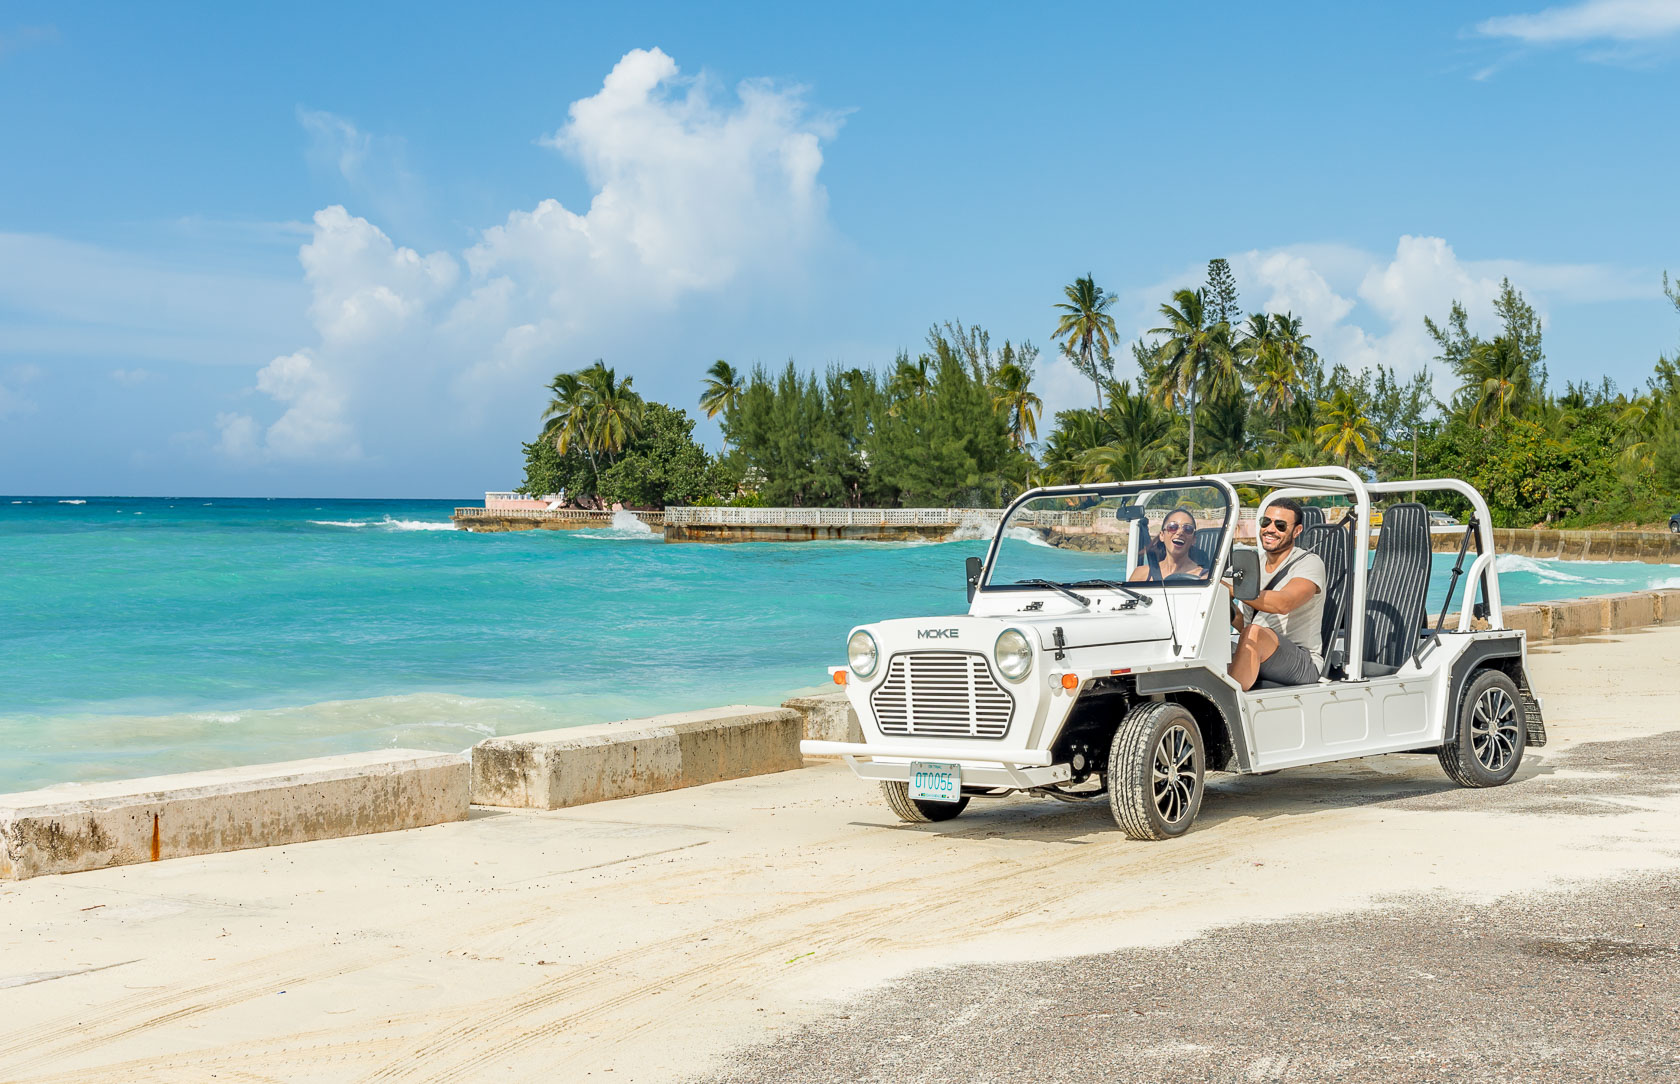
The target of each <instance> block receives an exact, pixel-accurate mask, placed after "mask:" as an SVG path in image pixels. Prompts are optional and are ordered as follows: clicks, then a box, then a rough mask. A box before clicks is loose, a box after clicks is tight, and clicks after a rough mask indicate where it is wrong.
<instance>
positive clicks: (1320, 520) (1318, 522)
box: [1301, 504, 1324, 533]
mask: <svg viewBox="0 0 1680 1084" xmlns="http://www.w3.org/2000/svg"><path fill="white" fill-rule="evenodd" d="M1301 522H1302V523H1303V524H1304V525H1306V526H1307V527H1308V528H1312V527H1322V526H1323V525H1324V509H1322V508H1320V507H1318V506H1317V505H1316V504H1306V505H1302V506H1301ZM1303 533H1304V532H1303Z"/></svg>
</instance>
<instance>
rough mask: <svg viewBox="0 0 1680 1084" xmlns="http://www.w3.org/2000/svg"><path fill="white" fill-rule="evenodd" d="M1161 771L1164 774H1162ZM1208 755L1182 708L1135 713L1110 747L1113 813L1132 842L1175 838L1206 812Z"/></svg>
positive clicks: (1151, 707)
mask: <svg viewBox="0 0 1680 1084" xmlns="http://www.w3.org/2000/svg"><path fill="white" fill-rule="evenodd" d="M1157 769H1159V770H1157ZM1206 772H1207V751H1206V749H1205V748H1204V747H1203V745H1202V731H1201V728H1200V727H1198V726H1197V725H1196V717H1195V716H1194V715H1191V714H1190V711H1189V709H1187V708H1185V707H1184V705H1182V704H1170V703H1149V704H1142V705H1139V706H1138V707H1135V708H1133V709H1132V710H1131V711H1130V712H1128V713H1127V715H1126V718H1125V719H1124V720H1123V721H1122V722H1121V723H1120V727H1119V729H1118V730H1116V731H1115V732H1114V741H1113V742H1112V743H1111V744H1110V745H1109V748H1108V809H1109V812H1111V813H1113V814H1114V823H1115V824H1118V825H1119V826H1120V829H1121V831H1123V832H1125V833H1126V835H1127V836H1129V837H1131V838H1132V839H1172V838H1174V837H1175V836H1181V835H1183V834H1184V833H1185V832H1188V831H1189V830H1190V825H1191V824H1192V823H1193V822H1194V821H1195V819H1196V814H1197V813H1199V812H1200V811H1201V808H1202V788H1203V777H1204V776H1205V775H1206Z"/></svg>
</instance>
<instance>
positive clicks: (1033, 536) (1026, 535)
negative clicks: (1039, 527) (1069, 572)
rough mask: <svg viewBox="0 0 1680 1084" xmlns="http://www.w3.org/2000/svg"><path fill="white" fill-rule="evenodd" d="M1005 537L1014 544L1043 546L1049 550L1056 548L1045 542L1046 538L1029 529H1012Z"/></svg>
mask: <svg viewBox="0 0 1680 1084" xmlns="http://www.w3.org/2000/svg"><path fill="white" fill-rule="evenodd" d="M1004 537H1005V538H1008V539H1010V540H1011V541H1014V542H1026V543H1028V544H1029V545H1033V546H1042V547H1044V548H1045V549H1047V550H1053V549H1055V548H1056V547H1055V546H1052V545H1051V544H1050V543H1048V542H1046V541H1045V540H1044V536H1043V535H1041V534H1039V533H1038V532H1037V531H1034V530H1032V529H1031V528H1028V527H1011V528H1009V530H1007V531H1005V532H1004Z"/></svg>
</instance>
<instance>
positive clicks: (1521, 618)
mask: <svg viewBox="0 0 1680 1084" xmlns="http://www.w3.org/2000/svg"><path fill="white" fill-rule="evenodd" d="M1501 611H1502V612H1503V613H1504V615H1505V627H1506V628H1508V629H1522V630H1523V632H1525V633H1527V634H1528V638H1529V640H1530V641H1533V640H1538V639H1540V638H1541V637H1543V636H1544V635H1545V634H1546V633H1545V621H1544V620H1543V619H1542V614H1541V613H1540V607H1538V606H1535V605H1527V606H1505V607H1502V608H1501Z"/></svg>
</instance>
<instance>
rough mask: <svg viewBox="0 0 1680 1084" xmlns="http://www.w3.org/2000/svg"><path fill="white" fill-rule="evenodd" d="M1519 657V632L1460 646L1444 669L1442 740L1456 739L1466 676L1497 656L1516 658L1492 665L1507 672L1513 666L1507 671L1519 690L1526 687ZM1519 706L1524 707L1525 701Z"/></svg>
mask: <svg viewBox="0 0 1680 1084" xmlns="http://www.w3.org/2000/svg"><path fill="white" fill-rule="evenodd" d="M1522 658H1523V638H1522V636H1521V635H1517V636H1508V637H1506V636H1502V637H1499V638H1497V639H1488V640H1472V641H1471V642H1470V646H1469V647H1467V648H1465V649H1464V654H1462V655H1460V656H1459V657H1458V658H1457V659H1455V660H1454V661H1453V664H1452V669H1451V670H1450V671H1448V674H1449V676H1448V679H1447V725H1446V729H1445V730H1443V731H1442V734H1441V741H1442V743H1443V744H1445V743H1446V742H1450V741H1457V740H1458V717H1459V715H1460V714H1462V712H1463V708H1464V705H1463V704H1462V703H1461V701H1462V700H1463V699H1464V689H1465V687H1466V686H1468V685H1469V684H1470V679H1471V678H1473V677H1475V676H1476V671H1478V670H1482V669H1485V668H1487V666H1488V665H1489V664H1490V663H1492V662H1495V661H1497V660H1502V659H1514V660H1516V665H1515V666H1510V665H1505V666H1499V667H1496V669H1499V670H1504V671H1506V672H1507V673H1510V672H1511V671H1513V670H1514V671H1515V673H1514V674H1512V675H1511V678H1512V680H1513V681H1515V682H1516V683H1517V690H1518V691H1519V692H1523V691H1525V690H1527V689H1528V672H1527V670H1526V669H1525V668H1524V667H1523V661H1522ZM1519 706H1521V707H1524V708H1525V709H1526V705H1519ZM1525 714H1526V711H1525ZM1542 734H1544V731H1542ZM1530 744H1534V745H1544V744H1545V739H1544V737H1542V738H1541V740H1540V741H1538V742H1532V743H1530Z"/></svg>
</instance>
